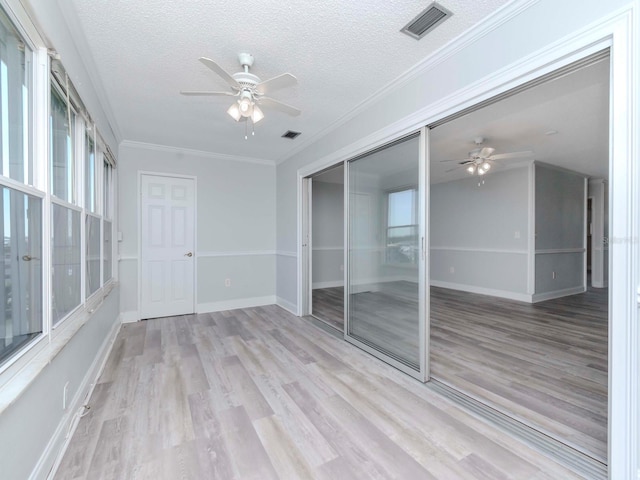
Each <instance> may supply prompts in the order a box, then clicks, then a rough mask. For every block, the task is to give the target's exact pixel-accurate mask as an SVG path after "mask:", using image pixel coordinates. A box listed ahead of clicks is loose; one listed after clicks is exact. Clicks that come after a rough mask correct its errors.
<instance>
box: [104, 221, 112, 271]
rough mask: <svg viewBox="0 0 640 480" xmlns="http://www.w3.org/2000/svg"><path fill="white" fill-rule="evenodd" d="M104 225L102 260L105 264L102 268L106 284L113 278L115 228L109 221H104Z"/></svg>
mask: <svg viewBox="0 0 640 480" xmlns="http://www.w3.org/2000/svg"><path fill="white" fill-rule="evenodd" d="M102 225H103V230H104V235H103V239H102V252H103V253H102V258H103V263H104V265H103V267H102V283H103V284H105V283H107V282H108V281H109V280H111V277H112V276H113V267H112V263H113V243H112V242H113V240H112V238H113V228H112V226H111V222H109V221H107V220H104V221H103V223H102Z"/></svg>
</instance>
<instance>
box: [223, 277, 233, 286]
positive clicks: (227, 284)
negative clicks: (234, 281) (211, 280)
mask: <svg viewBox="0 0 640 480" xmlns="http://www.w3.org/2000/svg"><path fill="white" fill-rule="evenodd" d="M224 286H225V287H230V286H231V279H230V278H225V279H224Z"/></svg>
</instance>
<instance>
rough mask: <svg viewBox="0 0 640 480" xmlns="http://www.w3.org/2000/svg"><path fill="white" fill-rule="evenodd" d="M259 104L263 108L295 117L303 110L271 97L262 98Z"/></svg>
mask: <svg viewBox="0 0 640 480" xmlns="http://www.w3.org/2000/svg"><path fill="white" fill-rule="evenodd" d="M258 103H259V104H260V105H261V106H263V107H268V108H273V109H274V110H279V111H281V112H284V113H286V114H288V115H291V116H293V117H296V116H298V115H300V114H301V113H302V110H300V109H299V108H296V107H292V106H291V105H287V104H286V103H282V102H280V101H278V100H275V99H273V98H269V97H260V99H259V100H258Z"/></svg>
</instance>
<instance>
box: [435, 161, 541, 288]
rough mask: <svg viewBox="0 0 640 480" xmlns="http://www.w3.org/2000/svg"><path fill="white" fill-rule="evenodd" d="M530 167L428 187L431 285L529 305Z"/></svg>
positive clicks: (494, 172) (493, 172)
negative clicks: (509, 299) (481, 181)
mask: <svg viewBox="0 0 640 480" xmlns="http://www.w3.org/2000/svg"><path fill="white" fill-rule="evenodd" d="M529 171H530V170H529V168H528V167H526V166H523V167H520V168H514V169H511V170H506V171H502V172H500V171H492V172H491V173H490V174H488V175H486V176H485V177H484V178H483V180H484V183H481V184H480V185H478V182H479V181H480V179H479V177H468V178H464V179H461V180H456V181H453V182H447V183H439V184H435V185H431V205H430V219H431V222H430V232H431V238H430V240H431V244H430V253H431V262H430V276H431V284H432V285H435V286H443V287H447V288H454V289H457V290H465V291H471V292H477V293H484V294H490V295H496V296H501V297H506V298H515V299H519V300H528V298H527V297H528V294H529V292H528V291H527V279H528V272H529V268H528V260H527V253H528V244H527V239H528V236H529V227H528V225H529V184H530V181H531V179H530V176H529Z"/></svg>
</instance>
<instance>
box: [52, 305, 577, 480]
mask: <svg viewBox="0 0 640 480" xmlns="http://www.w3.org/2000/svg"><path fill="white" fill-rule="evenodd" d="M90 407H91V408H90V410H89V411H88V413H87V415H85V416H84V417H83V418H82V419H81V420H80V422H79V424H78V427H77V429H76V431H75V433H74V435H73V437H72V439H71V442H70V444H69V447H68V449H67V451H66V453H65V455H64V457H63V459H62V462H61V465H60V468H59V470H58V472H57V475H56V477H55V478H57V479H75V478H82V479H91V480H95V479H154V480H156V479H171V480H176V479H204V478H212V479H213V478H216V479H225V480H227V479H260V480H264V479H276V478H281V479H311V478H319V479H331V480H335V479H350V480H351V479H355V478H376V479H386V478H399V479H411V480H413V479H434V478H438V479H474V478H478V479H494V480H498V479H509V478H512V479H532V480H533V479H538V480H542V479H572V478H578V477H577V476H576V475H574V474H572V473H571V472H570V471H568V470H566V469H565V468H564V467H562V466H560V465H558V464H556V463H554V462H553V461H551V460H549V459H548V458H546V457H544V456H543V455H541V454H539V453H537V452H536V451H534V450H532V449H530V448H528V447H527V446H525V445H523V444H521V443H520V442H519V441H518V440H516V439H514V438H512V437H510V436H508V435H506V434H505V433H502V432H501V431H499V430H497V429H495V428H494V427H492V426H490V425H488V424H486V423H484V422H482V421H481V420H479V419H477V418H476V417H473V416H471V415H469V414H468V413H466V412H465V411H464V410H462V409H460V408H459V407H458V406H456V405H454V404H452V403H450V402H449V401H448V400H447V399H445V398H444V397H442V396H440V395H438V394H436V393H434V392H432V391H431V390H430V389H429V388H428V387H427V386H425V385H423V384H421V383H419V382H417V381H415V380H413V379H411V378H410V377H408V376H406V375H404V374H402V373H400V372H398V371H397V370H395V369H393V368H392V367H389V366H388V365H385V364H384V363H382V362H380V361H378V360H376V359H375V358H373V357H371V356H370V355H368V354H366V353H364V352H362V351H360V350H358V349H357V348H354V347H353V346H352V345H349V344H347V343H346V342H342V341H340V340H338V339H336V338H334V337H332V336H331V335H328V334H327V333H326V332H323V331H322V330H320V329H318V328H317V327H315V326H313V325H312V324H311V323H309V322H307V321H305V320H303V319H299V318H297V317H295V316H293V315H291V314H289V313H288V312H286V311H284V310H282V309H280V308H279V307H276V306H269V307H258V308H250V309H242V310H233V311H227V312H220V313H213V314H199V315H190V316H182V317H173V318H172V317H169V318H163V319H154V320H148V321H145V322H140V323H135V324H126V325H123V327H122V329H121V331H120V333H119V334H118V337H117V339H116V342H115V344H114V347H113V349H112V351H111V354H110V356H109V359H108V361H107V364H106V367H105V369H104V371H103V373H102V374H101V376H100V378H99V380H98V383H97V385H96V387H95V390H94V392H93V395H92V397H91V399H90Z"/></svg>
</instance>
